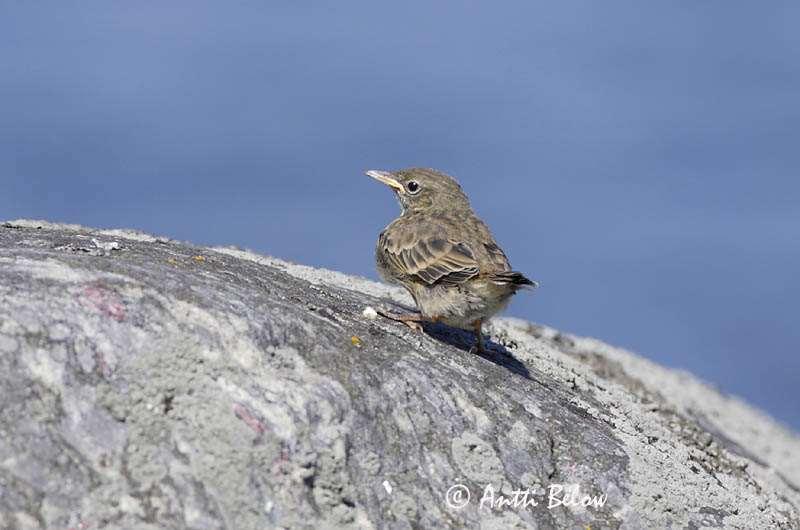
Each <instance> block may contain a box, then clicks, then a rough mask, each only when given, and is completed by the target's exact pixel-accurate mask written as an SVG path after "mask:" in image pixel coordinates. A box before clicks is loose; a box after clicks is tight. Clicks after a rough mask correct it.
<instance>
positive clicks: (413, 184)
mask: <svg viewBox="0 0 800 530" xmlns="http://www.w3.org/2000/svg"><path fill="white" fill-rule="evenodd" d="M406 189H408V192H409V193H410V194H412V195H414V194H416V193H419V189H420V186H419V182H417V181H416V180H409V181H408V184H406Z"/></svg>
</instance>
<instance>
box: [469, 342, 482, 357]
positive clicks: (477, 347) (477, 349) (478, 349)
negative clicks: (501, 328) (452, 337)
mask: <svg viewBox="0 0 800 530" xmlns="http://www.w3.org/2000/svg"><path fill="white" fill-rule="evenodd" d="M469 352H470V353H474V354H477V355H482V354H484V353H486V347H485V346H484V345H483V341H482V340H479V341H478V342H476V343H475V345H474V346H473V347H472V348H470V349H469Z"/></svg>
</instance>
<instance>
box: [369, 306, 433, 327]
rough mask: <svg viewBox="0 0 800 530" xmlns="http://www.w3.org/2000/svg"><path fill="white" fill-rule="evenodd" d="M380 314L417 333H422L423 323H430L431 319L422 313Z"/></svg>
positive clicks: (386, 312) (384, 312)
mask: <svg viewBox="0 0 800 530" xmlns="http://www.w3.org/2000/svg"><path fill="white" fill-rule="evenodd" d="M378 314H379V315H380V316H382V317H384V318H388V319H390V320H395V321H397V322H402V323H403V324H405V325H406V326H408V327H409V328H411V329H413V330H414V331H417V332H422V324H421V322H429V321H430V319H429V318H426V317H425V316H423V315H422V314H421V313H390V312H388V311H378Z"/></svg>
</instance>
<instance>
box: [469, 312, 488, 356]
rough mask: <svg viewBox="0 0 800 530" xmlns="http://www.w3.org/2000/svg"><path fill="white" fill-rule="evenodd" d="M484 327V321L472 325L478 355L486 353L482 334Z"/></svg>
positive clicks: (479, 320)
mask: <svg viewBox="0 0 800 530" xmlns="http://www.w3.org/2000/svg"><path fill="white" fill-rule="evenodd" d="M482 325H483V320H481V319H478V320H476V321H475V322H473V323H472V326H473V329H474V330H475V340H476V341H477V343H476V344H475V349H476V350H477V353H484V352H486V349H485V348H484V347H483V333H482V332H481V327H482Z"/></svg>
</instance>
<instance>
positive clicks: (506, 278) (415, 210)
mask: <svg viewBox="0 0 800 530" xmlns="http://www.w3.org/2000/svg"><path fill="white" fill-rule="evenodd" d="M367 175H368V176H370V177H372V178H374V179H376V180H379V181H381V182H383V183H384V184H386V185H387V186H389V187H390V188H392V190H394V192H395V195H396V196H397V199H398V201H399V202H400V207H401V208H402V210H403V213H402V214H401V215H400V217H399V218H397V219H395V220H394V221H393V222H392V223H391V224H390V225H389V226H387V227H386V228H385V229H384V230H383V232H381V235H380V237H379V238H378V245H377V248H376V249H375V260H376V262H377V265H378V272H379V273H380V275H381V277H382V278H383V279H384V280H386V281H388V282H391V283H397V284H400V285H402V286H403V287H405V288H406V290H408V292H409V293H410V294H411V297H412V298H413V299H414V302H415V303H416V305H417V308H418V309H419V311H420V313H419V314H416V313H412V314H403V315H396V314H392V313H382V314H383V316H385V317H388V318H391V319H393V320H398V321H401V322H404V323H405V324H406V325H408V326H409V327H411V328H412V329H416V330H421V329H422V326H421V325H420V324H419V323H420V322H425V321H428V322H443V323H444V324H447V325H449V326H453V327H457V328H462V329H472V330H474V331H475V334H476V335H477V337H476V338H477V350H478V351H479V352H482V351H483V336H482V334H481V326H482V324H483V321H484V320H486V319H488V318H490V317H491V316H492V315H494V314H495V313H497V312H499V311H501V310H502V309H504V308H505V306H506V305H508V302H509V301H510V299H511V296H512V295H514V294H515V293H516V292H517V291H519V290H520V289H521V288H523V287H526V286H527V287H536V286H537V283H536V282H534V281H531V280H529V279H528V278H526V277H525V276H524V275H523V274H522V273H520V272H516V271H513V270H511V265H510V264H509V262H508V258H507V257H506V255H505V253H504V252H503V251H502V250H501V249H500V247H499V246H497V243H496V242H495V240H494V237H492V234H491V232H490V231H489V228H488V227H487V226H486V224H485V223H484V222H483V221H481V220H480V219H479V218H478V216H477V215H475V212H474V211H473V210H472V207H471V206H470V204H469V199H467V196H466V195H465V194H464V191H463V190H462V189H461V186H459V184H458V182H456V181H455V179H453V178H452V177H450V176H449V175H445V174H444V173H441V172H439V171H436V170H433V169H423V168H410V169H403V170H400V171H394V172H389V171H367Z"/></svg>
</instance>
